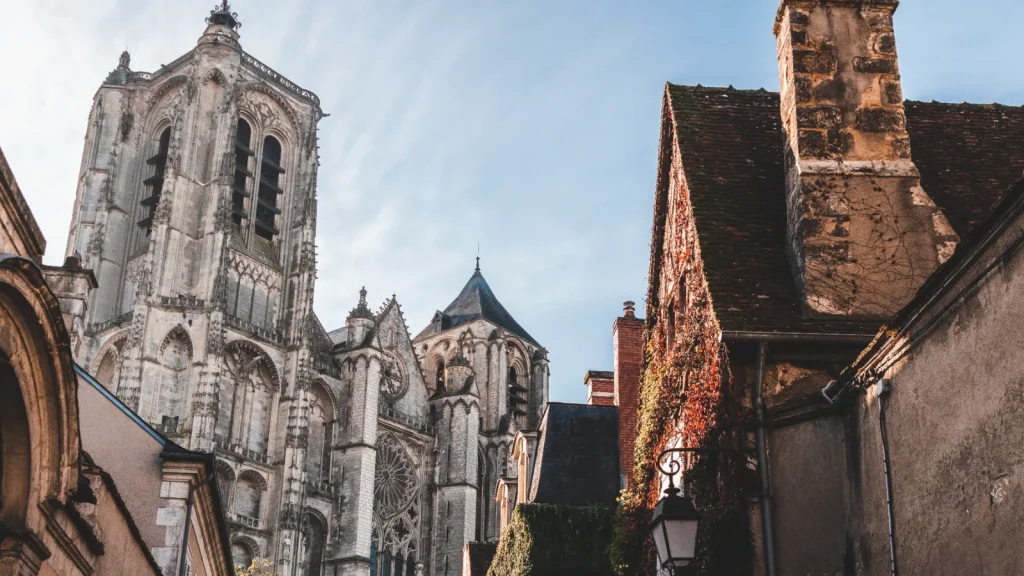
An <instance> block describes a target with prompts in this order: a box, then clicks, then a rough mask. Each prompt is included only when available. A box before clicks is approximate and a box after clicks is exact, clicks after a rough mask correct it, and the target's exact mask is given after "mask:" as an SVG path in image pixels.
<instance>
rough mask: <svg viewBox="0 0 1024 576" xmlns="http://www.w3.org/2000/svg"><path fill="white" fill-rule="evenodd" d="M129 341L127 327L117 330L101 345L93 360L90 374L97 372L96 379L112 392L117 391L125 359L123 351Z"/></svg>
mask: <svg viewBox="0 0 1024 576" xmlns="http://www.w3.org/2000/svg"><path fill="white" fill-rule="evenodd" d="M127 342H128V329H127V328H125V329H122V330H119V331H117V332H115V333H114V334H113V335H112V336H111V337H110V338H108V339H107V341H106V342H104V343H103V345H102V346H100V349H99V352H97V353H96V357H95V358H93V361H92V370H91V371H90V374H95V375H96V380H97V381H98V382H99V383H100V384H102V385H103V386H105V387H106V388H107V389H108V390H110V391H111V392H116V391H117V383H118V380H119V375H120V371H121V363H122V362H123V361H124V357H123V355H122V353H123V351H124V347H125V344H126V343H127Z"/></svg>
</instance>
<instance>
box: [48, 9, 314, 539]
mask: <svg viewBox="0 0 1024 576" xmlns="http://www.w3.org/2000/svg"><path fill="white" fill-rule="evenodd" d="M240 26H241V23H240V22H239V19H238V16H237V14H235V13H233V12H232V11H231V9H230V7H229V6H228V3H227V1H226V0H225V1H224V2H223V3H221V4H220V5H218V6H217V7H216V8H215V9H214V10H213V11H212V12H211V13H210V16H209V17H208V18H207V19H206V28H205V30H204V31H203V33H202V35H201V36H200V37H199V40H198V42H197V44H196V46H195V47H194V48H192V49H191V50H189V51H188V52H186V53H185V54H183V55H182V56H180V57H178V58H176V59H174V60H172V61H171V62H170V63H169V64H167V65H164V66H162V67H161V68H160V69H158V70H156V71H155V72H139V71H135V70H132V69H131V59H130V57H129V55H128V53H127V52H125V53H124V54H122V55H121V58H120V60H119V62H118V65H117V68H115V69H114V70H113V71H112V72H111V73H110V74H109V75H108V76H107V78H106V80H105V81H104V82H103V83H102V85H101V86H100V88H99V90H97V92H96V95H95V97H94V100H93V106H92V110H91V112H90V115H89V124H88V131H87V133H86V137H85V149H84V152H83V155H82V164H81V170H80V174H79V179H78V190H77V196H76V200H75V207H74V213H73V215H72V221H71V229H70V237H69V240H68V246H67V254H68V255H79V256H80V257H81V260H82V263H83V266H85V267H87V268H91V269H92V270H93V271H94V272H95V274H96V278H97V281H98V284H99V286H98V288H97V289H96V290H94V291H93V293H92V295H91V302H90V305H89V312H88V318H87V319H86V321H85V323H86V330H85V337H84V342H83V346H82V347H81V352H80V353H79V355H78V358H77V360H78V362H79V363H80V364H81V365H83V366H84V367H85V368H86V369H87V370H89V371H90V372H92V373H93V374H95V375H96V376H97V378H98V379H99V380H100V382H101V383H102V384H103V385H104V386H106V387H108V388H109V389H110V390H112V391H114V392H116V394H117V395H118V396H119V397H120V398H122V399H123V400H124V401H125V402H126V403H127V404H128V405H129V406H130V407H131V408H132V409H133V410H135V411H136V412H137V413H138V414H139V415H140V416H141V417H142V418H143V419H145V420H146V421H148V422H150V423H151V424H153V425H154V426H156V427H157V428H158V429H159V430H160V431H161V432H162V433H164V434H165V435H166V436H168V437H169V438H170V439H172V440H174V441H175V442H177V443H179V444H181V445H183V446H188V447H189V448H192V449H198V450H206V451H212V450H216V451H217V454H218V456H224V457H225V459H224V461H223V464H224V466H223V470H221V468H219V471H222V472H223V476H224V477H225V478H226V480H224V482H225V486H226V487H225V489H224V491H225V494H226V495H227V494H230V496H227V497H226V498H227V499H228V500H229V501H230V503H228V506H229V509H231V510H232V511H231V512H230V513H229V520H231V521H232V522H234V524H231V525H232V530H233V531H236V533H239V532H240V533H242V534H244V536H245V539H244V541H245V542H248V543H249V544H246V546H247V550H248V552H244V551H243V552H240V553H239V554H240V555H242V556H244V555H245V554H250V555H251V554H257V553H258V554H259V555H260V556H263V557H267V558H275V557H278V556H280V555H281V554H282V552H280V550H282V549H283V548H284V546H283V544H282V542H283V541H284V540H286V539H289V541H290V542H292V543H293V546H292V547H301V546H299V544H296V543H297V542H308V541H309V537H307V536H302V537H301V538H300V537H299V536H297V535H295V534H292V535H291V536H287V534H286V533H289V531H292V532H294V531H295V530H297V529H298V528H297V527H298V526H299V524H301V523H303V522H305V520H303V518H302V517H301V516H302V514H303V513H302V512H301V510H299V508H300V507H301V505H300V504H299V500H300V495H301V494H302V488H301V484H302V482H303V479H302V474H301V472H300V470H301V468H302V462H303V459H304V457H305V456H304V454H305V450H306V438H307V437H308V435H309V431H308V418H307V416H308V414H307V413H308V411H309V405H310V392H309V389H310V382H311V380H312V375H311V373H310V370H311V369H310V366H311V364H312V362H311V354H312V352H311V341H310V339H311V336H310V331H309V330H308V329H307V328H308V325H309V322H310V321H311V320H310V319H311V318H312V300H313V282H314V278H315V269H316V261H315V248H314V242H315V232H316V177H317V166H318V158H317V133H316V130H317V123H318V122H319V120H320V119H321V118H322V117H323V113H322V111H321V109H320V103H319V99H318V98H317V96H316V95H315V94H313V93H312V92H309V91H307V90H304V89H302V88H300V87H298V86H297V85H295V84H294V83H293V82H291V81H289V80H288V79H286V78H285V77H283V76H282V75H280V74H278V73H277V72H275V71H274V70H273V69H271V68H270V67H269V66H267V65H266V64H263V63H262V62H260V61H259V60H257V59H256V58H254V57H253V56H251V55H249V54H247V53H246V52H245V51H243V50H242V47H241V45H240V43H239V28H240ZM218 466H220V464H218ZM219 474H220V472H219ZM235 478H238V486H239V487H238V488H237V489H236V488H233V487H230V486H234V485H233V484H232V482H234V479H235ZM317 530H318V531H316V532H317V533H318V534H322V533H325V530H326V527H322V528H318V529H317ZM286 536H287V537H286ZM278 540H280V542H278ZM319 545H320V546H321V547H322V542H321V543H320V544H319ZM310 546H312V545H310ZM291 553H292V554H294V553H296V552H294V551H291ZM298 553H302V552H301V550H300V551H299V552H298Z"/></svg>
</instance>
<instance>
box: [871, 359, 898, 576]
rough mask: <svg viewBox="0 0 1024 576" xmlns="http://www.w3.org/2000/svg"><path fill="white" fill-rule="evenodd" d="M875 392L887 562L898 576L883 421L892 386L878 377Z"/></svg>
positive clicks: (890, 470)
mask: <svg viewBox="0 0 1024 576" xmlns="http://www.w3.org/2000/svg"><path fill="white" fill-rule="evenodd" d="M875 392H876V393H877V395H878V429H879V430H878V431H879V433H880V435H881V437H882V471H883V472H884V473H885V505H886V508H887V511H888V513H889V563H890V564H891V566H892V576H899V568H898V566H897V563H896V510H895V508H896V507H895V506H894V505H893V501H892V498H893V490H892V463H891V462H890V461H889V431H888V428H887V427H886V422H885V405H886V403H887V400H888V398H889V394H891V393H892V386H890V382H889V381H888V380H886V379H883V378H879V379H878V382H877V383H876V384H875Z"/></svg>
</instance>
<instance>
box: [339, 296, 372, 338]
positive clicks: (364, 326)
mask: <svg viewBox="0 0 1024 576" xmlns="http://www.w3.org/2000/svg"><path fill="white" fill-rule="evenodd" d="M375 323H376V321H375V320H374V318H373V312H370V308H369V306H367V305H366V288H365V287H364V288H362V289H361V290H360V291H359V304H356V307H355V308H353V309H352V311H351V312H349V313H348V318H347V319H346V320H345V334H346V347H347V348H357V347H359V346H362V345H363V343H364V341H365V340H366V338H367V336H369V334H370V333H371V332H372V331H373V326H374V324H375Z"/></svg>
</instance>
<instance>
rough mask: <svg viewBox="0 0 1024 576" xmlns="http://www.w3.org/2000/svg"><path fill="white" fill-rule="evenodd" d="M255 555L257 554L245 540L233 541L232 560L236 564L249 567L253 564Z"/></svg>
mask: <svg viewBox="0 0 1024 576" xmlns="http://www.w3.org/2000/svg"><path fill="white" fill-rule="evenodd" d="M253 556H255V553H254V552H253V550H252V548H250V547H249V545H248V544H246V543H245V542H239V541H237V540H236V541H234V542H232V543H231V562H232V563H233V564H234V565H235V566H241V567H243V568H248V567H249V566H251V565H252V559H253Z"/></svg>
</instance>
